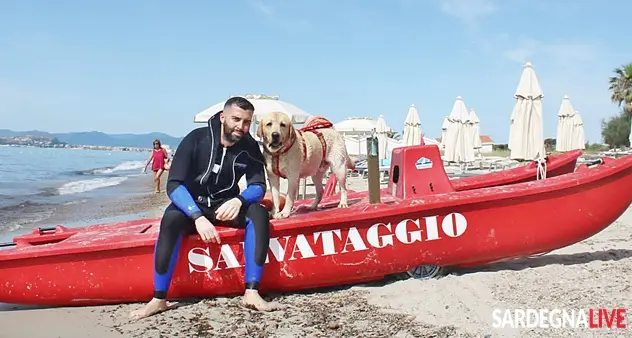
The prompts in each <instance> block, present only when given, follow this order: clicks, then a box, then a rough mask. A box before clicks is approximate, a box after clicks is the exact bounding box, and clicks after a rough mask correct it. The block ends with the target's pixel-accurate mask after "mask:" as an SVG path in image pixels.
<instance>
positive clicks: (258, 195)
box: [240, 184, 265, 205]
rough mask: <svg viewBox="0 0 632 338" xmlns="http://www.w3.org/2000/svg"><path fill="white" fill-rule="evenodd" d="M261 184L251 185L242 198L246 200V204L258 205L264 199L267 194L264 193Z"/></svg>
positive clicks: (243, 192) (242, 194) (242, 193)
mask: <svg viewBox="0 0 632 338" xmlns="http://www.w3.org/2000/svg"><path fill="white" fill-rule="evenodd" d="M263 189H264V188H263V187H262V186H261V184H249V185H248V187H246V189H244V191H242V192H241V194H240V196H241V197H243V198H244V200H245V201H246V204H248V205H250V204H252V203H257V202H259V201H261V200H262V199H263V195H264V194H265V192H264V191H263Z"/></svg>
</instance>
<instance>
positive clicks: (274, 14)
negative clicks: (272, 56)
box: [251, 0, 309, 32]
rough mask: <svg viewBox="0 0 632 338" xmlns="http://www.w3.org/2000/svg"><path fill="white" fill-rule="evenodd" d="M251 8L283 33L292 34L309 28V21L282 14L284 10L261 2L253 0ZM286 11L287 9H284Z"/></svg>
mask: <svg viewBox="0 0 632 338" xmlns="http://www.w3.org/2000/svg"><path fill="white" fill-rule="evenodd" d="M251 5H252V7H253V8H254V9H255V10H256V11H257V12H258V13H259V14H260V15H261V16H262V17H263V19H264V20H265V21H266V22H267V23H268V24H270V25H273V26H276V27H279V28H281V29H283V30H285V31H290V32H294V31H297V30H304V29H307V28H308V27H309V21H307V20H306V19H304V18H300V17H299V16H297V15H285V14H283V11H282V10H283V9H284V8H277V7H275V6H272V5H271V4H269V3H264V1H262V0H254V1H252V2H251ZM285 9H286V10H287V8H285Z"/></svg>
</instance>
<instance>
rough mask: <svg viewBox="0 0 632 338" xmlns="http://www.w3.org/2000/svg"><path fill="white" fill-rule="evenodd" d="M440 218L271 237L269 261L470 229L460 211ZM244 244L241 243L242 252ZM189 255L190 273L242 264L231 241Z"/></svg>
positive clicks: (432, 237)
mask: <svg viewBox="0 0 632 338" xmlns="http://www.w3.org/2000/svg"><path fill="white" fill-rule="evenodd" d="M439 219H440V217H439V216H429V217H423V218H421V219H419V218H417V219H403V220H401V221H399V222H398V223H392V222H389V223H375V224H373V225H371V226H370V227H368V228H366V227H361V228H358V227H355V226H350V227H348V228H338V229H332V230H325V231H317V232H313V233H311V234H298V235H293V236H290V235H288V236H282V237H273V238H270V248H269V250H268V255H267V257H266V263H269V262H270V259H271V258H272V259H274V260H276V261H277V262H285V261H294V260H297V259H308V258H314V257H320V256H330V255H340V254H345V253H348V252H359V251H367V250H371V248H373V249H382V248H386V247H388V246H397V245H410V244H414V243H417V242H422V241H425V242H428V241H436V240H440V239H441V238H442V235H445V236H447V237H451V238H456V237H459V236H461V235H463V234H464V233H465V231H466V230H467V219H466V218H465V216H463V215H462V214H460V213H451V214H448V215H446V216H445V217H443V218H442V219H441V226H440V227H439ZM422 222H423V224H422ZM424 234H425V236H424ZM243 245H244V243H243V242H242V243H241V246H242V248H241V252H243ZM270 253H272V255H270ZM187 258H188V261H189V273H193V272H201V273H205V272H209V271H211V270H222V269H232V268H239V267H241V266H242V265H241V264H240V260H239V259H237V255H236V254H235V251H233V247H231V245H230V244H222V245H221V246H220V249H219V252H211V249H210V248H209V247H208V246H207V247H195V248H192V249H191V250H189V252H188V256H187Z"/></svg>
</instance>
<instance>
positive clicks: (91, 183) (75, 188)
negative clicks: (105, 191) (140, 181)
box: [58, 176, 128, 195]
mask: <svg viewBox="0 0 632 338" xmlns="http://www.w3.org/2000/svg"><path fill="white" fill-rule="evenodd" d="M127 179H128V177H127V176H114V177H99V178H93V179H89V180H81V181H74V182H68V183H66V184H64V185H62V186H61V187H59V188H58V192H59V194H60V195H72V194H79V193H82V192H86V191H91V190H95V189H99V188H105V187H112V186H115V185H119V184H121V183H123V182H125V180H127Z"/></svg>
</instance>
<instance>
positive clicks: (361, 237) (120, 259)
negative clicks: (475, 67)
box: [0, 145, 632, 306]
mask: <svg viewBox="0 0 632 338" xmlns="http://www.w3.org/2000/svg"><path fill="white" fill-rule="evenodd" d="M630 185H632V156H627V157H623V158H621V159H618V160H612V161H608V160H605V161H604V162H603V164H601V165H599V166H596V167H593V168H587V167H585V168H584V167H581V168H580V170H577V171H576V172H574V173H571V174H568V175H562V176H558V177H553V178H547V179H545V180H537V181H533V182H525V183H519V184H514V185H505V186H497V187H488V188H482V189H473V190H466V191H455V189H454V188H453V186H452V184H451V182H450V180H449V179H448V177H447V175H446V174H445V171H444V169H443V164H442V161H441V158H440V156H439V150H438V148H437V147H436V146H433V145H430V146H414V147H406V148H398V149H396V150H394V151H393V156H392V161H391V177H390V182H389V187H388V189H385V191H384V193H383V195H382V196H381V203H377V204H371V203H369V199H368V193H366V192H365V193H358V192H354V193H351V194H350V195H349V202H350V207H349V208H346V209H339V208H336V207H335V206H336V205H337V203H338V201H337V199H336V197H337V196H333V197H328V198H327V199H325V200H324V201H323V202H322V204H321V208H322V210H318V211H314V212H304V213H301V212H297V213H295V214H293V215H292V216H291V217H290V218H288V219H284V220H274V221H273V222H272V228H273V230H272V233H271V234H272V238H271V240H270V251H269V253H268V262H267V264H266V265H267V266H266V269H265V271H264V275H263V280H262V291H264V292H290V291H297V290H301V289H309V288H315V287H323V286H333V285H343V284H350V283H358V282H366V281H372V280H379V279H381V278H383V277H384V276H386V275H389V274H394V273H401V272H406V271H409V272H410V271H413V270H415V268H416V267H418V266H433V267H449V266H468V265H478V264H485V263H489V262H493V261H498V260H503V259H510V258H515V257H521V256H529V255H534V254H538V253H542V252H547V251H551V250H555V249H558V248H561V247H564V246H568V245H571V244H573V243H576V242H578V241H581V240H584V239H586V238H588V237H590V236H592V235H594V234H596V233H598V232H599V231H601V230H603V229H604V228H606V227H607V226H608V225H609V224H611V223H613V222H614V221H615V220H616V219H617V218H618V217H619V216H620V215H621V214H622V213H623V212H624V211H625V210H626V209H627V208H628V206H629V205H630V203H631V202H632V190H630V189H621V187H625V186H630ZM386 192H388V193H386ZM304 203H308V201H306V202H304ZM551 210H555V212H554V213H552V212H550V211H551ZM158 224H159V219H147V220H138V221H133V222H123V223H114V224H105V225H91V226H88V227H83V228H77V229H67V228H65V227H62V226H58V227H56V228H54V229H38V230H35V231H34V232H33V233H31V234H28V235H24V236H19V237H16V238H15V239H14V242H13V244H14V247H12V248H9V249H4V250H0V285H1V286H2V287H1V288H0V302H7V303H21V304H43V305H58V306H70V305H97V304H114V303H123V302H139V301H146V300H148V299H150V298H151V297H152V294H153V285H152V284H153V283H152V276H153V273H152V269H153V248H154V243H155V239H156V236H157V231H158ZM220 236H221V237H222V244H221V245H215V244H211V245H208V244H205V243H203V242H202V241H201V240H200V239H199V236H197V235H191V236H189V237H187V238H185V239H184V240H183V242H182V246H181V252H180V256H179V257H180V258H179V261H178V265H177V267H176V270H175V273H174V277H173V282H172V285H171V289H170V291H169V294H170V295H171V297H173V298H174V299H176V298H188V297H214V296H220V295H234V294H239V293H242V292H243V274H244V271H243V262H244V260H243V248H242V244H241V242H242V241H243V231H242V230H235V229H230V228H221V230H220ZM411 274H413V273H411Z"/></svg>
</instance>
